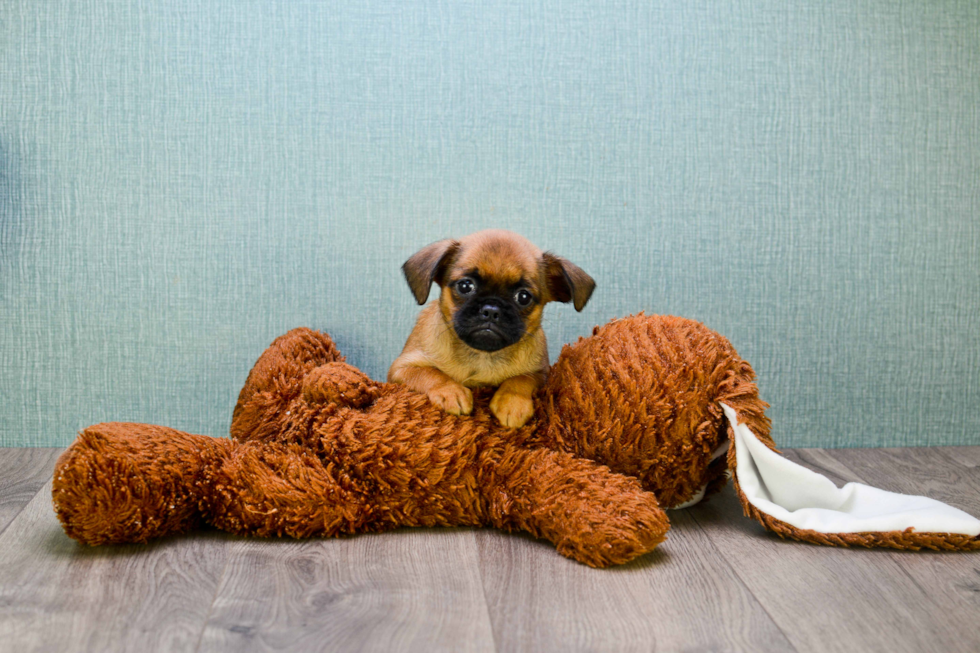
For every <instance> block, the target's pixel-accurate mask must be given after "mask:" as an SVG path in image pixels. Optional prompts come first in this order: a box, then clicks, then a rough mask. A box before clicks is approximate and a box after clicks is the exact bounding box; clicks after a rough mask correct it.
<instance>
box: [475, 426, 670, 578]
mask: <svg viewBox="0 0 980 653" xmlns="http://www.w3.org/2000/svg"><path fill="white" fill-rule="evenodd" d="M480 483H481V485H482V488H483V497H484V501H485V502H486V504H485V505H486V510H487V516H488V518H489V521H490V523H492V524H493V525H494V526H496V527H498V528H502V529H505V530H517V529H520V530H525V531H528V532H530V533H531V534H532V535H534V536H536V537H543V538H545V539H548V540H550V541H551V542H553V543H554V544H555V546H556V548H557V550H558V552H559V553H561V554H562V555H564V556H567V557H569V558H573V559H575V560H578V561H579V562H582V563H585V564H587V565H589V566H591V567H607V566H610V565H615V564H622V563H625V562H628V561H629V560H632V559H633V558H635V557H637V556H639V555H642V554H644V553H647V552H649V551H652V550H653V549H654V548H655V547H656V546H657V545H658V544H659V543H660V542H662V541H663V540H664V538H665V536H666V532H667V530H668V528H669V527H670V526H669V523H668V521H667V516H666V514H665V513H664V511H663V510H661V508H660V506H659V505H658V504H657V500H656V497H655V496H654V495H653V493H651V492H647V491H645V490H643V488H642V487H641V486H640V483H639V481H637V480H636V479H635V478H632V477H629V476H624V475H621V474H616V473H614V472H611V471H610V470H609V469H608V468H607V467H605V466H603V465H599V464H597V463H594V462H592V461H589V460H585V459H582V458H576V457H575V456H572V455H571V454H568V453H563V452H557V451H552V450H548V449H533V450H528V449H522V448H519V447H515V446H512V445H505V446H503V447H501V448H499V449H496V450H494V451H492V452H489V453H488V454H487V455H485V456H484V457H483V459H482V460H481V479H480Z"/></svg>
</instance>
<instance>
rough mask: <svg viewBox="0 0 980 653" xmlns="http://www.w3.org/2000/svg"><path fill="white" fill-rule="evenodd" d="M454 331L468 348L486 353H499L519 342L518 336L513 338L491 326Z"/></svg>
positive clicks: (456, 329)
mask: <svg viewBox="0 0 980 653" xmlns="http://www.w3.org/2000/svg"><path fill="white" fill-rule="evenodd" d="M455 331H456V335H457V336H459V339H460V340H462V341H463V342H464V343H465V344H466V345H467V346H468V347H472V348H473V349H478V350H480V351H486V352H494V351H499V350H501V349H503V348H504V347H509V346H510V345H513V344H514V343H515V342H517V341H518V340H520V336H518V337H516V338H515V337H514V336H513V335H508V334H506V333H504V332H503V331H501V330H500V329H498V328H496V327H494V326H492V325H480V326H477V327H473V328H470V329H466V330H461V329H459V328H458V327H457V328H455Z"/></svg>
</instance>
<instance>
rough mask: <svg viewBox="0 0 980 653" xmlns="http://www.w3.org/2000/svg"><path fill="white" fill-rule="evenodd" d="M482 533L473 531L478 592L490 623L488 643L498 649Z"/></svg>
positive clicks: (495, 649)
mask: <svg viewBox="0 0 980 653" xmlns="http://www.w3.org/2000/svg"><path fill="white" fill-rule="evenodd" d="M483 535H484V533H483V532H481V531H480V530H474V531H473V542H474V543H475V544H476V560H477V567H478V571H479V572H480V592H482V593H483V609H484V610H486V615H487V623H489V624H490V643H491V644H492V645H493V650H494V651H499V650H500V649H499V648H498V647H497V630H496V628H495V627H494V624H493V617H491V616H490V599H489V598H487V584H486V582H485V581H484V576H483V556H481V555H480V537H482V536H483Z"/></svg>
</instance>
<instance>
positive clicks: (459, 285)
mask: <svg viewBox="0 0 980 653" xmlns="http://www.w3.org/2000/svg"><path fill="white" fill-rule="evenodd" d="M474 290H476V284H475V283H473V280H472V279H460V280H459V281H457V282H456V292H458V293H459V294H460V295H469V294H470V293H472V292H473V291H474Z"/></svg>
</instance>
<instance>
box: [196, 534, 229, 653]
mask: <svg viewBox="0 0 980 653" xmlns="http://www.w3.org/2000/svg"><path fill="white" fill-rule="evenodd" d="M222 546H223V547H225V548H226V555H225V562H224V564H223V565H222V567H221V574H220V575H219V576H218V582H217V583H215V587H214V596H212V597H211V605H209V606H208V613H207V615H206V616H205V617H204V624H203V625H202V626H201V632H200V634H199V635H198V636H197V645H196V646H195V647H194V651H195V653H197V652H198V651H200V650H201V645H202V644H203V643H204V634H205V633H206V632H207V630H208V624H210V623H211V615H212V614H214V604H215V603H217V602H218V595H219V594H220V593H221V588H222V587H223V586H224V582H225V574H226V573H228V564H229V562H230V561H231V552H232V551H233V550H234V548H233V547H232V546H231V545H230V543H229V542H228V541H223V542H222Z"/></svg>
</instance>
